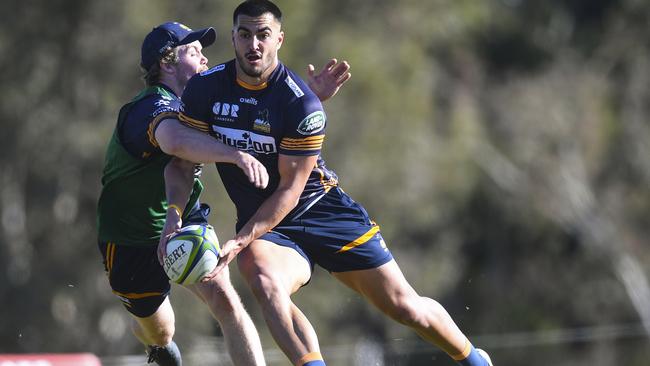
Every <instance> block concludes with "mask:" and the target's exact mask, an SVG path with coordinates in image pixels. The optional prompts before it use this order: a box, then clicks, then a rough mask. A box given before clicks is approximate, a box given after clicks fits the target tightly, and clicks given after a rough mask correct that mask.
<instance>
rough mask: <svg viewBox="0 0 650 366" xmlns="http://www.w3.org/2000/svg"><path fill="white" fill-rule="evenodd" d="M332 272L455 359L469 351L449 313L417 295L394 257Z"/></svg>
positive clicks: (461, 357)
mask: <svg viewBox="0 0 650 366" xmlns="http://www.w3.org/2000/svg"><path fill="white" fill-rule="evenodd" d="M333 275H334V276H335V277H336V278H337V279H339V280H340V281H341V282H343V283H345V284H346V285H347V286H349V287H350V288H352V289H354V290H355V291H357V292H359V293H360V294H361V295H363V296H364V297H365V298H367V299H368V300H369V301H370V302H371V303H372V304H374V305H375V306H376V307H377V308H379V310H381V311H382V312H383V313H384V314H386V315H388V316H390V317H391V318H393V319H394V320H396V321H397V322H399V323H402V324H404V325H406V326H408V327H410V328H412V329H413V330H415V332H416V333H417V334H418V335H420V336H421V337H422V338H424V339H425V340H427V341H428V342H430V343H433V344H434V345H436V346H438V347H439V348H441V349H442V350H443V351H445V352H446V353H447V354H448V355H449V356H451V357H452V358H454V359H455V360H457V361H460V360H463V359H465V358H467V356H468V355H469V351H470V350H471V344H470V343H469V341H468V340H467V337H465V335H464V334H463V333H462V332H461V331H460V329H459V328H458V326H457V325H456V324H455V323H454V321H453V320H452V318H451V316H450V315H449V313H447V311H446V310H445V309H444V308H443V307H442V305H440V304H439V303H438V302H436V301H435V300H433V299H430V298H428V297H423V296H420V295H418V294H417V292H416V291H415V290H414V289H413V287H411V285H410V284H409V283H408V281H407V280H406V278H404V275H403V273H402V271H401V270H400V268H399V267H398V265H397V263H396V262H395V261H394V260H391V261H390V262H388V263H386V264H384V265H382V266H380V267H378V268H373V269H368V270H360V271H350V272H338V273H333Z"/></svg>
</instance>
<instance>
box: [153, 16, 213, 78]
mask: <svg viewBox="0 0 650 366" xmlns="http://www.w3.org/2000/svg"><path fill="white" fill-rule="evenodd" d="M215 39H217V32H216V31H215V30H214V28H212V27H209V28H204V29H199V30H196V31H193V30H191V29H190V28H189V27H187V26H185V25H183V24H181V23H178V22H167V23H163V24H161V25H159V26H157V27H156V28H154V29H153V30H151V32H149V34H147V36H146V37H145V38H144V41H143V42H142V55H141V59H140V66H142V68H144V69H145V70H149V69H150V68H151V66H153V65H154V64H155V63H156V62H158V61H160V58H161V57H162V56H163V55H164V54H165V51H166V50H167V49H168V48H174V47H177V46H181V45H184V44H189V43H192V42H194V41H199V42H201V45H202V46H203V47H207V46H209V45H211V44H212V43H214V41H215Z"/></svg>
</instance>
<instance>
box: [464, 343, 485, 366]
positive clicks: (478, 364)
mask: <svg viewBox="0 0 650 366" xmlns="http://www.w3.org/2000/svg"><path fill="white" fill-rule="evenodd" d="M471 347H472V350H471V351H470V352H469V355H468V356H467V358H465V359H463V360H458V363H459V364H461V365H463V366H489V364H488V362H487V360H486V359H484V358H483V357H482V356H481V355H480V354H479V353H478V352H477V351H476V348H474V346H471Z"/></svg>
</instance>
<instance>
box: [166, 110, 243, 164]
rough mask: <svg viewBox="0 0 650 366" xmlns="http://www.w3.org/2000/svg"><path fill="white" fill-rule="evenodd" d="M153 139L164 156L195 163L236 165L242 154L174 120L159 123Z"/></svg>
mask: <svg viewBox="0 0 650 366" xmlns="http://www.w3.org/2000/svg"><path fill="white" fill-rule="evenodd" d="M155 137H156V140H157V141H158V144H159V145H160V149H161V150H162V151H163V152H165V153H166V154H168V155H173V156H177V157H179V158H182V159H185V160H189V161H192V162H195V163H215V162H222V163H233V164H236V163H237V162H238V161H240V160H241V154H243V153H242V152H240V151H239V150H237V149H235V148H233V147H230V146H228V145H225V144H223V143H221V142H219V141H217V140H216V139H214V138H213V137H212V136H210V135H208V134H206V133H203V132H201V131H198V130H195V129H192V128H190V127H186V126H183V125H181V124H180V122H178V121H177V120H175V119H166V120H164V121H162V122H160V125H159V126H158V128H157V129H156V136H155Z"/></svg>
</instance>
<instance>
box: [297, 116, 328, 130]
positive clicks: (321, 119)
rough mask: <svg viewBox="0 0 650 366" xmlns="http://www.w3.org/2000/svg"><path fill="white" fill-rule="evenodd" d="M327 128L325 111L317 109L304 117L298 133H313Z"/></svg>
mask: <svg viewBox="0 0 650 366" xmlns="http://www.w3.org/2000/svg"><path fill="white" fill-rule="evenodd" d="M323 128H325V113H323V111H316V112H314V113H312V114H310V115H308V116H307V117H305V119H303V120H302V121H301V122H300V124H299V125H298V129H297V131H298V133H300V134H301V135H313V134H315V133H318V132H321V131H322V130H323Z"/></svg>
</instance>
